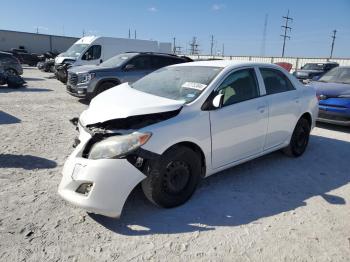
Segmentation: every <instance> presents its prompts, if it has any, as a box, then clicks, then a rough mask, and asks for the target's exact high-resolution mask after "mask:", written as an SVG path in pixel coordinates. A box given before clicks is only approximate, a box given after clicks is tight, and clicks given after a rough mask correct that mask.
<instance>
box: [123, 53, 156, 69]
mask: <svg viewBox="0 0 350 262" xmlns="http://www.w3.org/2000/svg"><path fill="white" fill-rule="evenodd" d="M129 64H131V65H133V70H149V69H150V68H151V59H150V56H147V55H141V56H137V57H135V58H133V59H131V60H130V62H129V63H128V65H129Z"/></svg>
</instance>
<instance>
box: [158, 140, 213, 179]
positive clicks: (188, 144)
mask: <svg viewBox="0 0 350 262" xmlns="http://www.w3.org/2000/svg"><path fill="white" fill-rule="evenodd" d="M174 147H187V148H190V149H192V150H193V151H194V152H195V153H197V154H198V155H199V156H200V159H201V167H202V168H201V177H205V175H206V170H207V165H206V158H205V154H204V152H203V150H202V148H201V147H200V146H199V145H197V144H196V143H194V142H190V141H182V142H178V143H176V144H174V145H172V146H170V147H169V148H167V149H166V150H165V151H164V152H166V151H168V150H170V149H172V148H174ZM164 152H163V154H164Z"/></svg>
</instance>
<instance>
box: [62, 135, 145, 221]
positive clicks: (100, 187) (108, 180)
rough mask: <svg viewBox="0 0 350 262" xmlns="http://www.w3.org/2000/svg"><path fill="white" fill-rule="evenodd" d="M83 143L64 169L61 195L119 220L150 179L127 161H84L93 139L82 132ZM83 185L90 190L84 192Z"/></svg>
mask: <svg viewBox="0 0 350 262" xmlns="http://www.w3.org/2000/svg"><path fill="white" fill-rule="evenodd" d="M79 139H80V140H81V141H82V142H81V143H80V144H79V145H78V147H77V148H76V149H75V150H74V152H73V153H72V154H71V155H70V157H69V158H68V159H67V161H66V163H65V165H64V168H63V171H62V174H63V177H62V180H61V183H60V185H59V188H58V193H59V195H60V196H61V197H62V198H63V199H65V200H67V201H68V202H70V203H72V204H73V205H76V206H78V207H81V208H84V209H86V210H87V211H89V212H92V213H96V214H101V215H105V216H109V217H119V216H120V214H121V212H122V209H123V206H124V203H125V201H126V199H127V198H128V196H129V194H130V192H131V191H132V190H133V189H134V188H135V186H136V185H137V184H139V183H140V182H141V181H142V180H143V179H145V178H146V176H145V175H144V174H143V173H142V172H141V171H139V170H138V169H137V168H136V167H134V166H133V165H132V164H130V163H129V162H128V161H127V160H126V159H99V160H92V159H86V158H83V157H81V156H80V153H81V151H82V150H83V148H84V146H85V144H86V142H87V141H88V140H89V135H88V134H87V133H85V132H84V131H83V130H81V134H80V137H79ZM83 184H89V185H90V186H89V189H88V190H85V191H84V192H81V188H82V185H83ZM79 188H80V189H79Z"/></svg>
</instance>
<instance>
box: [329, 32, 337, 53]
mask: <svg viewBox="0 0 350 262" xmlns="http://www.w3.org/2000/svg"><path fill="white" fill-rule="evenodd" d="M336 34H337V30H333V35H332V36H331V38H333V40H332V47H331V56H330V58H332V56H333V49H334V42H335V39H336V37H335V35H336Z"/></svg>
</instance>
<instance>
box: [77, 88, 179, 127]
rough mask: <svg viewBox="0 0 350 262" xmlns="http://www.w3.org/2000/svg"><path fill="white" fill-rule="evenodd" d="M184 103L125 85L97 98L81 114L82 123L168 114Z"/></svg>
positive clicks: (88, 123) (109, 90) (85, 124)
mask: <svg viewBox="0 0 350 262" xmlns="http://www.w3.org/2000/svg"><path fill="white" fill-rule="evenodd" d="M184 103H185V102H184V101H177V100H172V99H168V98H163V97H160V96H155V95H151V94H147V93H144V92H141V91H138V90H136V89H133V88H131V87H130V86H129V85H128V84H127V83H124V84H121V85H119V86H116V87H113V88H111V89H108V90H107V91H105V92H103V93H101V94H100V95H98V96H96V97H95V98H94V99H93V100H92V101H91V103H90V106H89V108H88V109H87V110H85V111H84V112H83V113H82V114H81V116H80V122H81V123H82V124H83V125H84V126H87V125H91V124H96V123H102V122H105V121H108V120H113V119H118V118H126V117H129V116H136V115H146V114H153V113H161V112H168V111H173V110H177V109H179V108H180V107H182V106H183V104H184Z"/></svg>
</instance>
